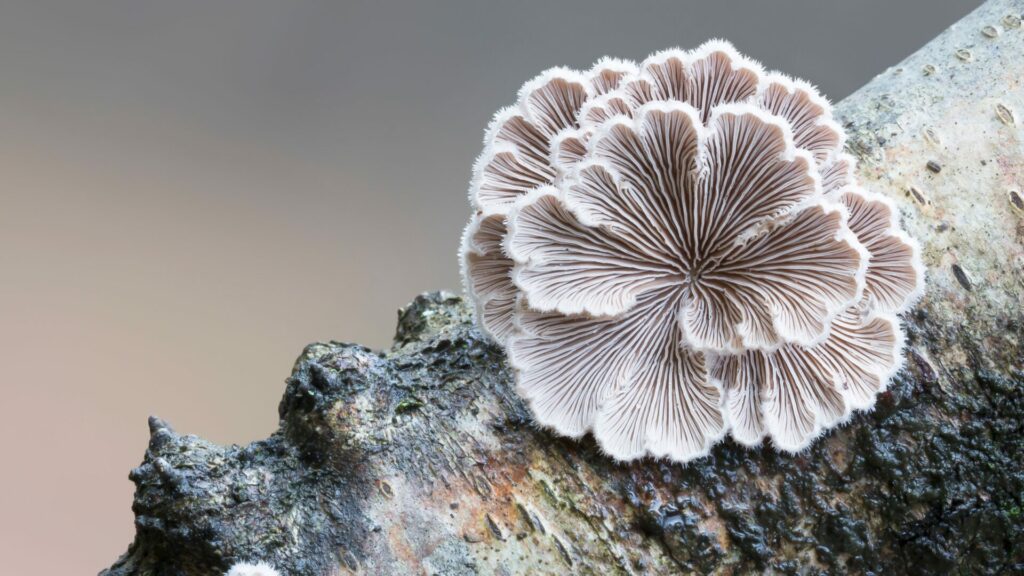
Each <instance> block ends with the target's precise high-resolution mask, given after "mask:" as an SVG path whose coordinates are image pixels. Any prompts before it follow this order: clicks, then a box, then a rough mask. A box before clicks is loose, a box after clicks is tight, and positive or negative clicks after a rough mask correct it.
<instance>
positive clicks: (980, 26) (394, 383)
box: [102, 0, 1024, 576]
mask: <svg viewBox="0 0 1024 576" xmlns="http://www.w3.org/2000/svg"><path fill="white" fill-rule="evenodd" d="M1021 13H1022V3H1021V2H1020V1H1012V0H990V1H989V2H988V3H986V4H985V5H984V6H982V7H981V8H979V9H978V10H977V11H975V12H974V13H973V14H971V15H969V16H968V17H967V18H965V19H964V20H963V21H961V22H960V23H958V24H957V25H956V26H954V27H953V28H951V29H949V30H948V31H946V32H945V33H943V34H942V35H941V36H939V37H938V38H936V39H935V40H934V41H932V42H931V43H929V44H928V45H927V46H926V47H924V48H923V49H922V50H921V51H919V52H918V53H917V54H915V55H913V56H911V57H910V58H908V59H907V60H905V61H904V62H903V63H902V64H900V65H899V66H898V67H895V68H892V69H890V70H888V71H886V72H885V73H883V74H881V75H880V76H878V77H877V78H876V79H874V80H873V81H872V82H871V83H870V84H868V85H867V86H865V87H864V88H862V89H861V90H860V91H858V92H857V93H855V94H854V95H852V96H850V97H849V98H847V99H846V100H844V101H843V102H841V103H840V104H839V105H838V106H837V114H838V116H839V117H840V119H841V120H842V122H843V123H844V124H845V126H846V129H847V131H848V133H849V134H850V136H851V137H850V141H849V143H848V147H849V149H850V150H851V152H853V153H854V154H856V155H857V156H858V157H859V158H860V178H861V179H862V181H863V182H864V183H865V184H866V185H867V186H868V187H869V188H871V189H873V190H876V191H879V192H882V193H885V194H887V195H888V196H889V197H891V198H893V199H894V200H896V202H897V203H898V205H899V206H900V209H901V212H902V215H903V221H904V226H905V227H906V228H907V229H908V230H909V231H910V232H911V233H912V234H913V235H914V236H916V237H917V238H918V239H919V240H920V241H921V242H922V245H923V248H924V258H925V262H926V264H927V266H928V292H927V295H926V297H925V299H924V300H923V301H922V302H921V303H920V305H919V306H918V307H917V308H916V309H915V310H914V311H913V312H912V313H910V314H909V315H908V317H907V318H906V325H907V329H908V332H909V345H908V348H907V350H906V360H907V362H906V369H905V370H904V371H903V372H902V373H901V374H900V375H899V377H898V378H897V379H896V380H895V381H894V382H893V383H892V384H891V386H890V388H889V390H888V391H886V392H885V393H883V394H882V396H881V397H880V399H879V401H878V404H877V406H876V408H875V409H874V411H873V412H871V413H867V414H863V413H862V414H858V415H857V416H855V417H854V418H853V419H852V421H851V422H850V423H849V424H848V425H846V426H845V427H843V428H842V429H838V430H835V431H833V432H831V433H829V434H827V435H826V436H825V437H824V438H822V439H820V440H818V441H817V442H815V443H814V445H813V446H812V447H811V448H809V449H808V450H806V451H805V452H804V453H801V454H799V455H796V456H791V455H786V454H779V453H777V452H775V451H774V450H772V449H771V448H770V447H767V446H765V447H762V448H759V449H754V450H750V449H745V448H742V447H740V446H738V445H736V444H734V443H732V442H731V441H725V442H723V443H722V444H720V445H719V446H717V447H716V448H715V449H714V450H713V451H712V453H711V455H710V456H709V457H707V458H704V459H701V460H698V461H696V462H693V463H690V464H688V465H685V466H681V465H675V464H670V463H666V462H657V461H652V460H645V461H640V462H636V463H632V464H616V463H615V462H613V461H611V460H610V459H609V458H607V457H605V456H603V455H602V454H601V452H600V451H599V450H598V448H597V447H596V446H595V444H594V443H593V442H592V441H591V440H590V439H585V440H583V441H579V442H577V441H572V440H567V439H561V438H558V437H555V436H553V435H552V434H550V433H548V432H546V431H544V430H540V429H538V428H537V427H536V426H534V425H533V424H532V423H531V419H530V415H529V413H528V412H527V410H526V409H525V408H524V405H523V403H522V402H521V401H520V400H519V398H518V397H517V396H516V395H515V393H514V392H513V390H512V388H513V386H512V381H511V378H510V374H509V372H508V370H507V368H506V366H505V359H504V356H503V355H502V352H501V350H500V349H498V348H497V347H495V346H494V345H492V344H490V343H489V342H488V341H487V340H486V339H485V338H483V337H482V335H481V334H480V333H479V332H478V331H477V330H476V329H475V328H473V326H472V323H471V319H470V313H469V309H468V307H467V306H466V304H465V303H464V302H462V301H461V300H460V299H459V298H457V297H455V296H451V295H446V294H438V293H434V294H426V295H423V296H420V297H419V298H417V299H416V300H415V301H414V302H413V303H412V304H411V305H409V306H408V307H407V308H405V309H403V310H402V311H401V312H400V315H399V325H398V331H397V334H396V341H395V345H394V347H393V348H392V349H390V350H388V351H385V352H376V351H373V350H369V349H367V348H364V347H362V346H358V345H353V344H343V343H338V342H330V343H320V344H313V345H310V346H308V347H307V348H306V350H304V351H303V353H302V355H301V356H300V357H299V359H298V361H297V362H296V364H295V368H294V371H293V374H292V376H291V378H290V379H289V380H288V383H287V389H286V391H285V395H284V398H283V399H282V401H281V404H280V407H279V412H280V416H281V428H280V430H279V431H278V432H277V433H275V434H274V435H273V436H271V437H270V438H269V439H267V440H264V441H261V442H255V443H253V444H251V445H249V446H246V447H238V446H231V447H222V446H217V445H213V444H211V443H209V442H206V441H204V440H202V439H199V438H197V437H194V436H182V435H179V434H177V433H175V432H173V431H172V430H171V429H170V428H169V427H168V426H167V425H166V424H164V423H163V422H161V421H159V420H157V419H151V422H150V427H151V433H152V438H151V441H150V445H149V449H148V450H147V452H146V455H145V461H144V462H143V464H142V465H141V466H139V467H138V468H136V469H135V470H133V471H132V473H131V479H132V480H133V481H134V482H135V484H136V485H137V491H136V496H135V503H134V506H133V510H134V511H135V514H136V527H137V535H136V538H135V541H134V542H133V543H132V544H131V546H130V547H129V549H128V552H127V553H125V555H124V556H122V557H121V558H120V559H118V560H117V562H115V563H114V565H113V566H112V567H111V568H109V569H108V570H105V571H104V572H102V574H105V575H107V576H142V575H206V574H222V573H223V572H224V571H225V570H227V568H228V567H229V566H230V565H231V564H232V563H234V562H236V561H240V560H266V561H268V562H270V563H272V564H273V565H275V566H276V567H277V568H278V569H279V570H280V571H281V572H282V574H289V575H307V574H309V575H319V574H348V573H361V574H453V575H454V574H563V573H580V574H593V573H597V574H603V575H607V574H619V573H621V574H662V573H677V572H699V573H705V572H721V573H746V572H748V571H757V572H764V571H770V572H783V573H885V574H893V573H909V574H946V573H965V574H967V573H969V574H975V573H999V572H1018V573H1019V572H1024V348H1022V341H1024V314H1022V306H1021V304H1022V296H1024V200H1022V195H1024V191H1022V184H1024V144H1022V124H1024V86H1022V85H1021V84H1022V82H1024V29H1021V26H1020V16H1021ZM990 27H991V28H990Z"/></svg>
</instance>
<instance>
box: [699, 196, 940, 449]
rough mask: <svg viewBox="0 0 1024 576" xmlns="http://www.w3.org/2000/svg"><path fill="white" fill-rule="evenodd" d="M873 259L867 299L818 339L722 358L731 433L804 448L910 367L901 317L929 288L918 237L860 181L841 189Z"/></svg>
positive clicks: (720, 376) (718, 362)
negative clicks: (905, 364)
mask: <svg viewBox="0 0 1024 576" xmlns="http://www.w3.org/2000/svg"><path fill="white" fill-rule="evenodd" d="M835 195H836V196H837V197H838V198H839V199H840V200H841V201H842V202H843V204H844V205H846V206H847V207H848V209H849V212H850V219H849V225H850V228H851V229H852V230H853V232H854V234H856V235H857V237H858V238H859V239H860V241H861V243H862V244H863V245H864V246H865V248H866V249H867V250H868V251H869V252H870V254H871V258H870V261H869V264H868V270H867V274H866V277H865V284H866V285H865V289H864V293H863V296H862V299H861V300H860V302H858V304H857V305H854V306H851V307H850V308H848V309H847V310H846V311H844V312H843V313H842V314H840V315H839V316H838V317H837V318H836V319H835V320H834V321H833V322H832V326H831V329H830V332H829V335H828V337H827V338H826V339H825V341H824V342H822V343H820V344H818V345H815V346H799V345H786V346H782V347H780V348H778V349H777V350H773V351H764V350H751V351H747V352H745V353H743V354H741V355H734V356H721V357H718V358H716V359H715V360H714V361H713V362H712V363H711V364H712V368H711V379H712V381H714V382H715V383H716V384H717V385H719V386H720V387H721V388H722V391H723V395H724V397H725V411H726V413H727V415H728V419H729V422H730V423H731V426H732V431H731V433H732V437H733V438H735V439H736V440H737V441H738V442H740V443H742V444H746V445H749V446H753V445H757V444H759V443H760V442H761V440H762V439H763V438H764V437H765V436H770V437H771V439H772V442H773V443H774V444H775V446H776V447H778V448H780V449H782V450H786V451H789V452H796V451H799V450H802V449H803V448H805V447H806V446H807V445H809V444H810V443H811V441H813V440H814V438H815V437H817V436H818V435H819V434H820V433H821V432H822V431H824V430H825V429H827V428H830V427H832V426H835V425H836V424H838V423H841V422H843V421H844V420H846V419H847V418H848V417H849V416H850V414H851V412H852V411H853V410H855V409H859V410H867V409H870V408H871V407H872V406H873V405H874V403H875V398H876V396H877V394H878V393H879V392H881V391H883V390H884V389H885V387H886V385H887V383H888V382H889V380H890V379H891V378H892V377H893V376H894V375H895V374H896V372H898V371H899V369H900V367H901V365H902V349H903V344H904V338H903V332H902V331H901V330H900V326H899V319H898V318H897V316H896V315H897V314H899V313H902V312H905V311H906V310H908V309H909V308H910V306H911V305H912V304H913V303H914V302H916V301H917V300H918V299H919V298H920V296H921V293H922V290H923V288H924V266H923V264H922V263H921V259H920V254H919V253H920V250H919V248H918V246H917V243H916V242H915V241H914V240H913V239H911V238H910V237H909V236H907V234H906V233H905V232H903V231H902V230H900V229H899V223H898V221H897V219H896V209H895V207H894V206H893V204H892V202H890V201H889V200H888V199H886V198H885V197H883V196H881V195H879V194H872V193H869V192H867V191H864V190H862V189H860V188H857V187H852V186H851V187H847V188H845V189H843V190H840V191H837V192H835Z"/></svg>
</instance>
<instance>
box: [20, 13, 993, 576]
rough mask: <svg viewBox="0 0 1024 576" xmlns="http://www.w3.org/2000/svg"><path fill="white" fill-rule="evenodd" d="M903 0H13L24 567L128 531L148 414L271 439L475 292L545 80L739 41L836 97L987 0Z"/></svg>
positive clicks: (68, 566)
mask: <svg viewBox="0 0 1024 576" xmlns="http://www.w3.org/2000/svg"><path fill="white" fill-rule="evenodd" d="M549 4H555V6H554V7H551V6H549ZM890 4H894V3H893V2H892V0H870V1H862V2H856V1H850V0H829V1H822V0H807V1H805V2H772V3H765V2H757V3H755V2H750V3H740V2H731V1H720V2H646V3H639V4H638V3H636V2H625V1H622V0H620V1H618V2H611V1H600V2H582V1H581V2H574V3H571V2H556V3H549V2H546V1H545V2H529V3H525V4H524V3H513V2H502V3H494V4H487V3H481V2H476V1H467V2H462V3H454V2H447V3H436V2H429V1H420V2H415V3H409V4H407V5H404V6H399V5H396V4H392V3H381V2H374V3H366V4H365V5H363V4H358V3H353V2H345V1H335V2H312V1H305V2H267V1H262V0H246V1H245V2H226V1H211V0H174V1H172V2H152V1H140V0H124V1H96V0H67V1H65V2H49V1H45V0H28V1H20V0H19V1H12V0H3V1H2V2H0V386H2V393H3V394H2V408H3V417H2V418H0V450H2V451H0V456H2V460H0V462H2V473H0V563H2V567H0V572H2V573H3V574H91V573H95V572H96V571H98V570H99V569H101V568H103V567H104V566H106V565H109V564H110V562H112V561H113V560H114V558H116V557H117V556H118V555H119V554H120V553H122V552H123V551H124V549H125V547H126V546H127V544H128V542H129V541H130V539H131V537H132V534H133V527H132V514H131V510H130V505H131V497H132V485H131V483H130V482H129V481H128V479H127V474H128V470H129V469H130V468H132V467H133V466H135V465H137V464H138V462H139V461H140V460H141V457H142V454H143V451H144V449H145V445H146V440H147V432H146V416H147V415H149V414H159V415H160V416H161V417H163V418H165V419H167V420H168V421H170V422H171V423H172V424H173V425H175V426H176V427H177V429H178V430H179V431H182V432H189V433H196V434H200V435H202V436H204V437H206V438H209V439H212V440H214V441H217V442H223V443H229V442H238V443H244V442H248V441H251V440H253V439H257V438H261V437H264V436H266V435H267V434H268V433H269V432H271V431H272V430H273V429H274V427H275V426H276V421H277V417H276V411H277V402H278V399H279V396H280V394H281V391H282V389H283V388H282V381H283V380H284V378H285V377H287V375H288V371H289V368H290V366H291V363H292V361H293V359H294V357H295V356H296V355H297V354H298V352H299V351H300V350H301V348H302V346H303V345H305V344H306V343H308V342H311V341H314V340H318V339H340V340H353V341H360V342H362V343H365V344H368V345H371V346H375V347H381V346H386V345H387V344H388V342H389V339H390V336H391V333H392V330H393V327H394V318H395V309H396V308H398V307H399V306H401V305H403V304H404V303H406V302H407V301H408V300H409V299H411V298H412V297H413V296H414V295H415V294H416V293H417V292H419V291H424V290H433V289H439V288H449V289H457V288H458V286H459V282H458V279H457V263H456V259H455V253H456V245H457V241H458V236H459V232H460V229H461V226H462V224H463V221H464V219H465V217H466V216H467V213H468V208H467V206H466V204H465V189H466V183H467V180H468V178H469V170H470V166H471V164H472V161H473V158H474V157H475V155H476V154H477V153H478V151H479V147H480V138H481V135H482V130H483V128H484V127H485V126H486V124H487V121H488V119H489V116H490V114H491V113H492V112H493V111H494V110H496V109H497V108H498V107H500V106H503V105H506V104H510V103H512V101H513V99H514V95H515V91H516V89H517V88H518V87H519V85H520V84H521V83H522V82H523V81H525V80H527V79H528V78H530V77H531V76H533V75H534V74H536V73H538V72H540V71H541V70H542V69H544V68H546V67H548V66H552V65H556V64H564V65H570V66H576V67H586V66H589V64H590V63H591V62H593V61H594V60H595V59H597V57H599V56H601V55H604V54H606V53H608V54H613V55H617V56H621V57H626V58H635V59H639V58H642V57H644V56H645V55H646V54H647V53H649V52H651V51H653V50H656V49H660V48H664V47H668V46H672V45H682V46H684V47H692V46H695V45H696V44H698V43H700V42H701V41H703V40H705V39H707V38H709V37H712V36H724V37H727V38H730V39H732V40H733V41H734V42H736V44H737V45H738V47H739V48H740V49H741V50H743V51H745V52H747V53H749V54H751V55H754V56H756V57H758V58H761V59H762V60H763V61H764V62H765V63H766V64H767V65H768V66H770V67H777V68H780V69H783V70H785V71H787V72H789V73H792V74H795V75H799V76H803V77H806V78H809V79H812V80H814V81H815V82H817V83H819V84H820V85H821V87H822V89H823V90H824V92H826V93H827V94H828V95H829V96H831V97H832V98H834V99H839V98H841V97H843V96H845V95H846V94H847V93H849V92H850V91H852V90H853V89H855V88H856V87H857V86H859V85H860V84H862V83H863V82H865V81H867V80H868V79H869V78H870V77H871V76H873V75H874V74H875V73H877V72H880V71H881V70H883V69H884V68H885V67H887V66H889V65H891V64H893V63H896V62H898V61H899V60H900V59H902V58H903V56H905V55H906V54H908V53H910V52H911V51H913V50H914V49H915V48H916V47H918V46H919V45H921V44H923V43H924V42H925V41H926V40H928V39H929V38H931V37H932V36H934V35H935V34H936V33H937V32H938V31H940V30H941V29H943V28H945V27H946V26H947V25H949V24H950V23H952V22H954V21H955V20H956V19H958V18H959V17H960V16H961V15H963V14H964V13H966V12H967V11H968V10H969V9H970V8H971V7H973V6H974V5H976V4H977V2H976V1H975V0H958V1H952V0H946V1H944V2H928V1H924V0H922V1H920V2H897V3H895V4H896V6H894V7H893V6H888V5H890ZM886 6H888V7H886ZM908 73H918V71H916V70H911V71H908Z"/></svg>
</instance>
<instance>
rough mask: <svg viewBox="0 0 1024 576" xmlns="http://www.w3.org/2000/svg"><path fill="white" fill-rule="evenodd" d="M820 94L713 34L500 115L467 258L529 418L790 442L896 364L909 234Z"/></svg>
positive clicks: (914, 290) (559, 424)
mask: <svg viewBox="0 0 1024 576" xmlns="http://www.w3.org/2000/svg"><path fill="white" fill-rule="evenodd" d="M842 147H843V134H842V130H841V129H840V127H839V126H838V125H837V124H836V122H835V121H834V120H833V119H832V117H831V109H830V106H829V104H828V102H827V101H826V100H825V99H824V98H823V97H822V96H821V95H820V94H818V92H817V90H816V89H815V88H814V87H812V86H810V85H809V84H807V83H805V82H802V81H798V80H791V79H789V78H787V77H785V76H782V75H780V74H777V73H766V72H765V71H764V70H763V69H762V68H761V66H760V65H759V64H757V63H756V62H753V61H751V60H749V59H747V58H745V57H743V56H741V55H739V54H738V53H737V52H736V51H735V49H734V48H733V47H732V46H731V45H730V44H728V43H726V42H723V41H711V42H708V43H706V44H704V45H703V46H701V47H699V48H698V49H696V50H694V51H692V52H684V51H681V50H667V51H663V52H659V53H657V54H654V55H652V56H651V57H649V58H648V59H647V60H645V61H644V62H642V63H641V64H639V65H633V64H630V63H627V62H622V61H619V60H610V59H605V60H602V61H600V62H598V64H597V65H595V67H594V68H593V69H592V70H590V71H589V72H587V73H579V72H574V71H571V70H566V69H562V68H556V69H552V70H549V71H548V72H545V73H544V74H542V75H541V76H539V77H537V78H536V79H534V80H532V81H530V82H528V83H527V84H526V85H525V86H524V87H523V89H522V90H521V91H520V95H519V102H518V104H517V105H516V106H515V107H513V108H508V109H505V110H503V111H501V112H499V113H498V114H497V115H496V116H495V119H494V121H493V122H492V124H491V126H490V127H489V128H488V130H487V135H486V137H485V149H484V152H483V154H482V155H481V157H480V159H479V160H478V162H477V164H476V166H475V168H474V178H473V182H472V184H471V189H470V201H471V203H472V205H473V208H474V214H473V216H472V218H471V220H470V224H469V225H468V226H467V228H466V231H465V234H464V236H463V244H462V251H461V260H462V263H463V272H464V278H465V282H466V288H467V292H468V293H469V294H470V296H471V298H472V299H473V301H474V303H475V306H476V312H477V320H478V322H479V324H480V325H481V327H482V328H483V329H484V331H485V332H487V333H488V334H489V335H491V336H492V337H493V338H494V339H495V340H496V341H498V342H499V343H501V344H502V345H504V346H505V348H506V350H507V352H508V355H509V360H510V364H511V366H512V367H513V369H514V370H515V374H516V382H517V389H518V391H519V392H520V394H522V395H523V396H524V398H526V399H527V401H528V402H529V405H530V407H531V409H532V411H533V414H534V417H535V418H536V420H537V422H538V423H540V424H542V425H544V426H547V427H550V428H552V429H554V430H555V431H557V432H558V433H560V434H564V435H567V436H571V437H579V436H582V435H583V434H585V433H587V432H592V433H593V434H594V436H595V438H596V439H597V441H598V443H599V445H600V446H601V447H602V449H604V450H605V451H606V452H608V453H609V454H610V455H612V456H613V457H615V458H617V459H622V460H629V459H633V458H637V457H641V456H643V455H648V454H649V455H653V456H656V457H668V458H671V459H672V460H675V461H680V462H683V461H687V460H690V459H693V458H695V457H698V456H701V455H703V454H705V453H706V452H707V451H708V450H709V449H710V447H711V446H712V445H713V444H714V443H715V442H717V441H718V440H719V439H721V438H722V437H723V436H724V435H725V434H726V433H728V432H730V431H731V433H732V436H733V437H734V438H735V439H736V440H737V441H739V442H741V443H743V444H747V445H755V444H758V443H759V442H760V441H761V440H762V439H763V438H764V437H766V436H769V437H771V439H772V441H773V443H774V445H775V446H776V447H778V448H780V449H783V450H789V451H794V450H799V449H801V448H803V447H805V446H806V445H807V444H808V443H809V442H810V441H811V440H812V439H813V438H814V437H816V436H817V435H818V434H819V433H820V432H821V431H822V430H824V429H827V428H828V427H830V426H834V425H835V424H837V423H839V422H841V421H843V420H844V419H846V418H847V417H848V416H849V414H850V412H851V410H853V409H864V408H869V407H870V406H871V405H873V402H874V398H875V395H876V394H877V393H878V392H879V391H880V390H882V389H884V387H885V385H886V383H887V381H888V380H889V378H891V376H892V375H893V374H894V373H895V371H896V370H897V369H898V367H899V365H900V356H901V349H902V345H903V336H902V333H901V331H900V328H899V323H898V320H897V319H896V317H895V314H898V313H900V312H903V311H905V310H906V308H907V307H908V306H909V305H910V304H911V303H912V302H913V301H914V300H915V299H916V298H917V297H918V295H919V294H920V291H921V289H922V287H923V273H922V266H921V264H920V260H919V258H918V250H917V247H916V244H915V243H914V242H913V241H912V240H911V239H910V238H909V237H907V235H906V234H905V233H903V232H902V231H901V230H899V226H898V222H897V219H896V212H895V209H894V207H893V206H892V204H891V203H890V202H888V201H887V200H885V199H884V198H882V197H880V196H878V195H874V194H871V193H868V192H865V191H863V190H862V189H860V188H858V187H857V186H856V184H855V181H854V177H853V167H854V161H853V159H852V158H851V157H849V156H848V155H845V154H843V153H842Z"/></svg>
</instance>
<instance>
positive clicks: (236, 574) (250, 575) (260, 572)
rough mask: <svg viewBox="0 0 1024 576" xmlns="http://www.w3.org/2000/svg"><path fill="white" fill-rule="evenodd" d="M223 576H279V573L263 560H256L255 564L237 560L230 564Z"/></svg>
mask: <svg viewBox="0 0 1024 576" xmlns="http://www.w3.org/2000/svg"><path fill="white" fill-rule="evenodd" d="M224 576H280V574H279V573H278V571H277V570H274V568H273V567H272V566H270V564H267V563H265V562H257V563H256V564H250V563H248V562H239V563H238V564H235V565H234V566H232V567H231V570H228V572H227V574H225V575H224Z"/></svg>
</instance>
